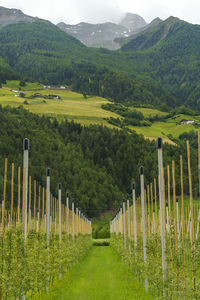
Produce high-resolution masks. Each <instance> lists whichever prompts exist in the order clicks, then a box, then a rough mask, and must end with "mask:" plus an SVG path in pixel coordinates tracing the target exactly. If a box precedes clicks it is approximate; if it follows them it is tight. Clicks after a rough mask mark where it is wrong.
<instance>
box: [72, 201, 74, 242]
mask: <svg viewBox="0 0 200 300" xmlns="http://www.w3.org/2000/svg"><path fill="white" fill-rule="evenodd" d="M72 238H73V240H74V198H73V199H72Z"/></svg>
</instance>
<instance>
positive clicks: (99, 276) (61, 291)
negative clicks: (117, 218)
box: [40, 246, 153, 300]
mask: <svg viewBox="0 0 200 300" xmlns="http://www.w3.org/2000/svg"><path fill="white" fill-rule="evenodd" d="M40 299H45V300H50V299H51V300H53V299H56V300H64V299H70V300H129V299H131V300H134V299H138V300H139V299H140V300H143V299H149V300H150V299H153V298H152V297H151V296H150V295H149V294H146V293H145V291H144V287H143V286H142V284H139V283H138V282H137V281H136V280H135V279H134V277H133V275H132V274H131V273H130V272H129V271H128V268H127V267H126V266H125V265H124V264H123V263H121V260H120V258H119V257H118V256H117V255H116V254H115V253H113V251H112V249H111V248H110V247H103V246H100V247H95V246H94V247H93V248H92V249H91V250H90V252H89V254H88V256H87V257H86V258H85V260H84V261H82V262H81V263H80V264H78V265H76V266H75V267H74V268H73V269H72V270H71V271H70V272H69V273H68V274H67V275H65V276H64V277H63V278H62V280H61V281H60V282H57V284H55V285H54V287H53V288H52V290H51V292H50V293H49V294H45V295H44V296H43V297H42V298H40Z"/></svg>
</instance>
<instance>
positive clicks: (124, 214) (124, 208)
mask: <svg viewBox="0 0 200 300" xmlns="http://www.w3.org/2000/svg"><path fill="white" fill-rule="evenodd" d="M123 217H124V220H123V221H124V248H126V207H125V199H124V200H123Z"/></svg>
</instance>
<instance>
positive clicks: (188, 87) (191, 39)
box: [121, 17, 200, 110]
mask: <svg viewBox="0 0 200 300" xmlns="http://www.w3.org/2000/svg"><path fill="white" fill-rule="evenodd" d="M199 49H200V26H199V25H192V24H189V23H187V22H185V21H182V20H179V19H178V18H174V17H170V18H168V19H167V20H165V21H163V22H161V23H160V24H159V25H158V26H156V27H155V28H153V29H147V30H145V31H143V32H141V33H139V34H137V35H135V36H133V38H132V39H131V40H130V41H129V42H128V43H127V44H125V45H123V46H122V48H121V50H122V51H123V52H126V53H127V55H129V56H132V60H133V61H135V62H136V63H137V66H138V69H137V70H138V72H143V71H144V70H145V72H147V73H148V74H150V76H151V78H153V79H155V80H157V81H158V82H159V83H160V84H161V85H163V86H165V87H166V88H168V90H169V91H171V92H172V93H173V94H174V95H176V97H178V98H179V99H180V100H181V101H182V102H183V103H185V104H188V105H189V106H192V107H193V108H195V109H198V110H200V84H199V77H200V68H199V65H200V52H199ZM130 53H132V54H130ZM141 60H142V62H143V65H142V64H140V63H138V62H139V61H141Z"/></svg>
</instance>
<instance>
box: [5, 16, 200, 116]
mask: <svg viewBox="0 0 200 300" xmlns="http://www.w3.org/2000/svg"><path fill="white" fill-rule="evenodd" d="M199 33H200V26H199V25H192V24H189V23H187V22H184V21H181V20H179V19H177V18H173V17H171V18H169V19H167V20H166V21H163V22H160V23H159V24H158V25H157V26H155V27H154V28H151V27H150V28H147V29H146V30H145V31H143V32H142V33H139V34H138V35H135V36H133V39H132V40H130V41H128V43H127V44H125V45H124V46H123V47H122V49H121V50H118V51H109V50H107V49H103V48H102V49H95V48H88V47H86V46H84V45H83V44H81V42H80V41H78V40H76V39H75V38H73V37H72V36H70V35H68V34H66V33H65V32H63V31H61V30H60V29H59V28H57V27H56V26H54V25H52V24H51V23H44V22H40V21H38V22H34V23H29V24H27V23H19V24H15V25H9V26H7V27H4V28H2V29H1V30H0V41H1V43H0V55H1V62H0V64H1V65H2V66H3V68H2V70H5V71H3V72H4V74H5V75H4V78H3V79H6V78H7V77H8V70H9V68H12V70H13V72H17V73H20V74H22V75H23V76H27V77H29V78H32V79H33V80H39V81H41V82H43V83H46V84H47V83H48V84H66V85H68V86H70V87H71V88H72V89H73V90H75V91H78V92H86V93H87V94H96V95H100V96H103V97H107V98H110V99H112V100H113V101H116V102H123V103H125V104H135V103H137V104H151V105H153V106H156V107H158V106H159V107H160V108H162V109H165V110H167V109H168V108H169V107H175V106H179V105H182V104H185V105H188V106H190V107H192V108H194V109H197V110H200V100H199V99H200V90H199V89H200V86H199V82H198V78H199V76H200V74H199V72H200V71H199V64H200V56H199V46H200V38H199V37H200V34H199ZM5 66H6V68H5ZM1 72H2V71H1ZM18 76H20V75H18ZM1 77H2V76H1ZM9 77H13V78H14V77H16V74H15V73H12V72H10V74H9Z"/></svg>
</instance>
